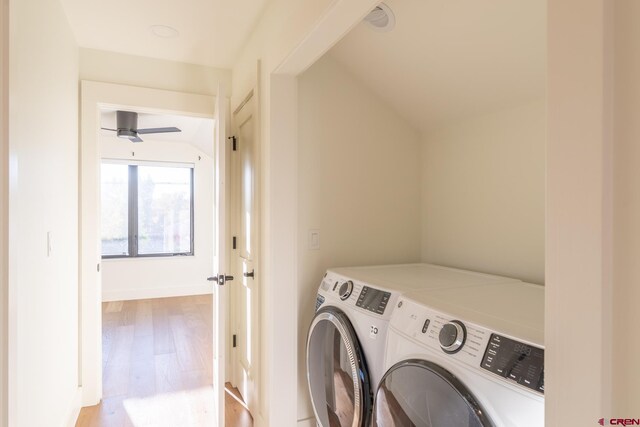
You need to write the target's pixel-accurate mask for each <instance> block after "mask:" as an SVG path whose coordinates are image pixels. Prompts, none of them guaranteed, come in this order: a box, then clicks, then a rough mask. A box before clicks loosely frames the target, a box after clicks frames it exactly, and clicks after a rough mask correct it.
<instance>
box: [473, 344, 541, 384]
mask: <svg viewBox="0 0 640 427" xmlns="http://www.w3.org/2000/svg"><path fill="white" fill-rule="evenodd" d="M480 366H482V368H484V369H486V370H488V371H490V372H493V373H494V374H497V375H500V376H501V377H504V378H507V379H509V380H511V381H515V382H517V383H518V384H520V385H523V386H525V387H528V388H530V389H532V390H535V391H537V392H539V393H543V394H544V350H543V349H541V348H538V347H534V346H531V345H528V344H524V343H521V342H518V341H515V340H512V339H511V338H507V337H505V336H502V335H498V334H491V338H490V339H489V344H487V349H486V351H485V353H484V357H483V359H482V364H481V365H480Z"/></svg>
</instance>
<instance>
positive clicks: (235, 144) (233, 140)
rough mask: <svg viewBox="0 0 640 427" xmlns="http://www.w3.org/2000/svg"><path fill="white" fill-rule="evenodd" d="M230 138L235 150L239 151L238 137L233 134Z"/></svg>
mask: <svg viewBox="0 0 640 427" xmlns="http://www.w3.org/2000/svg"><path fill="white" fill-rule="evenodd" d="M229 139H230V140H231V148H232V149H233V151H237V150H238V138H237V137H236V136H235V135H233V136H230V137H229Z"/></svg>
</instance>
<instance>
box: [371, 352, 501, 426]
mask: <svg viewBox="0 0 640 427" xmlns="http://www.w3.org/2000/svg"><path fill="white" fill-rule="evenodd" d="M372 416H373V425H374V426H378V427H413V426H417V427H422V426H423V427H493V425H494V424H493V423H492V422H491V420H490V419H489V417H488V415H487V414H486V412H485V411H484V410H483V409H482V408H481V407H480V405H479V404H478V402H477V400H476V399H475V397H473V395H472V394H471V392H470V391H469V390H468V389H467V388H466V387H465V386H464V384H462V383H461V382H460V380H458V379H457V378H456V377H455V376H454V375H453V374H451V373H450V372H449V371H447V370H446V369H444V368H442V367H441V366H439V365H436V364H435V363H432V362H428V361H425V360H418V359H415V360H407V361H404V362H400V363H397V364H396V365H394V366H393V367H391V369H389V370H388V371H387V373H386V374H385V375H384V377H382V380H381V381H380V385H379V386H378V390H377V392H376V396H375V401H374V405H373V415H372Z"/></svg>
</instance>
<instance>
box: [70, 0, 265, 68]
mask: <svg viewBox="0 0 640 427" xmlns="http://www.w3.org/2000/svg"><path fill="white" fill-rule="evenodd" d="M61 2H62V5H63V7H64V9H65V12H66V13H67V17H68V18H69V23H70V25H71V28H72V29H73V32H74V34H75V37H76V41H77V42H78V44H79V45H80V47H85V48H92V49H100V50H107V51H113V52H119V53H125V54H130V55H137V56H146V57H151V58H159V59H166V60H172V61H179V62H186V63H192V64H200V65H207V66H211V67H218V68H231V66H232V65H233V62H234V61H235V59H236V56H237V55H238V54H239V52H240V49H241V48H242V47H243V45H244V43H245V41H246V40H247V38H248V37H249V35H250V33H251V31H252V30H253V27H254V26H255V24H256V22H257V20H258V18H259V16H260V14H261V12H262V10H263V7H264V6H265V4H266V3H267V0H182V1H176V0H174V1H169V0H163V1H158V0H109V1H105V0H61ZM152 25H165V26H170V27H173V28H175V29H176V30H178V32H179V36H178V37H175V38H162V37H158V36H156V35H154V34H153V33H152V31H151V29H150V27H151V26H152Z"/></svg>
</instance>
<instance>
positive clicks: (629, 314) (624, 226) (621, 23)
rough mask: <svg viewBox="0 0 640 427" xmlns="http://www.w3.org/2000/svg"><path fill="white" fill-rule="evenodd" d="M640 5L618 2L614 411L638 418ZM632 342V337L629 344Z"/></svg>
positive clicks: (616, 38)
mask: <svg viewBox="0 0 640 427" xmlns="http://www.w3.org/2000/svg"><path fill="white" fill-rule="evenodd" d="M639 22H640V3H638V2H637V1H634V0H618V1H616V2H615V65H614V66H615V77H614V81H615V89H614V96H615V103H614V117H615V130H614V132H615V135H614V137H615V145H614V153H613V156H614V168H615V169H614V170H615V173H614V221H613V224H614V302H613V304H614V326H615V327H614V331H615V332H614V342H615V346H614V363H613V366H614V369H615V371H614V386H615V388H614V392H615V395H616V399H614V407H613V412H612V415H615V416H633V417H637V416H638V415H636V414H640V393H639V392H638V384H639V383H640V370H639V369H638V367H637V361H638V360H640V341H639V340H638V339H636V338H635V337H637V333H638V332H637V331H638V330H639V329H640V311H639V310H638V307H637V304H638V301H640V286H638V284H639V283H640V264H639V263H638V260H639V259H640V185H639V183H640V145H639V144H638V141H639V140H640V121H639V120H638V111H640V82H639V81H638V75H639V74H640V26H639V25H638V23H639ZM630 337H634V338H631V339H630Z"/></svg>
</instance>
